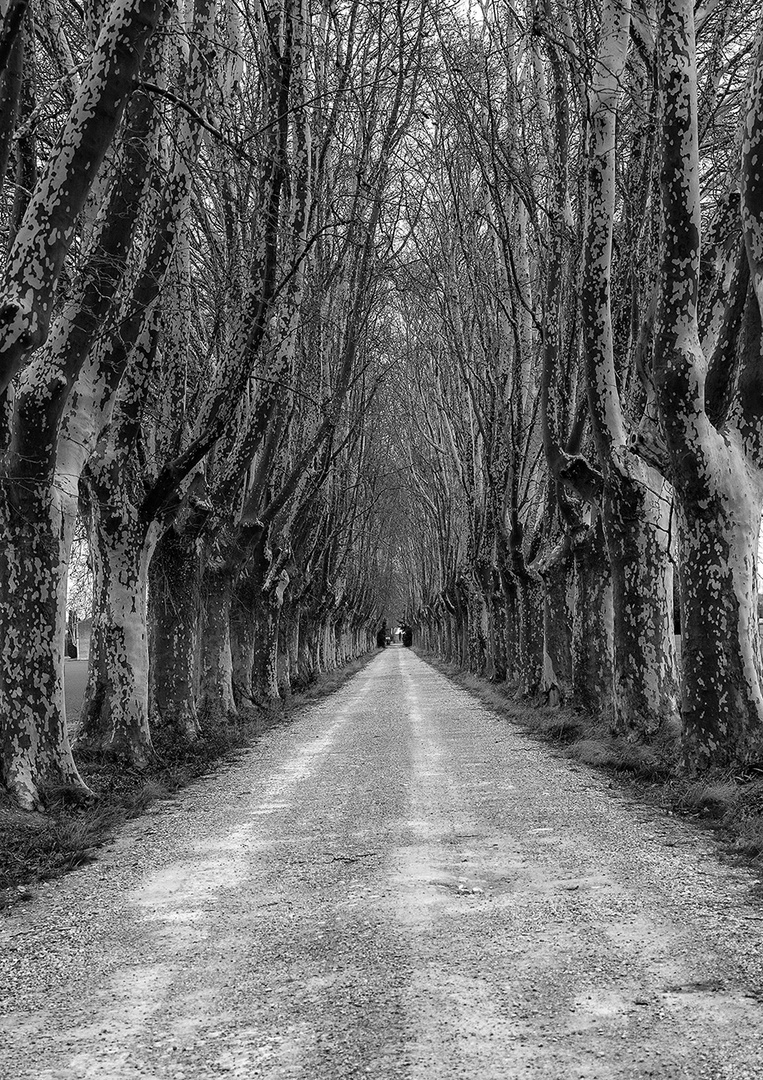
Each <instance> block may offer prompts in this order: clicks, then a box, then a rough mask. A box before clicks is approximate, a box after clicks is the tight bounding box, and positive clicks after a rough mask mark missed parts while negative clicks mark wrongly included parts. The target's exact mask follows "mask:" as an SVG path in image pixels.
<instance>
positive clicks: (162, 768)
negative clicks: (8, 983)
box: [0, 653, 375, 908]
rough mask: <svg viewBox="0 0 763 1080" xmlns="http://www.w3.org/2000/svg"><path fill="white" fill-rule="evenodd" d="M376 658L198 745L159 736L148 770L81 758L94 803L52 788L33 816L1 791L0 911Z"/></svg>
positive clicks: (218, 727)
mask: <svg viewBox="0 0 763 1080" xmlns="http://www.w3.org/2000/svg"><path fill="white" fill-rule="evenodd" d="M374 655H375V654H374V653H369V654H368V655H366V656H364V657H362V658H361V659H359V660H354V661H352V662H351V663H349V664H347V665H345V666H344V667H343V668H339V669H337V670H336V671H332V672H327V673H326V674H324V675H322V676H320V677H319V678H318V679H316V680H315V681H314V682H313V683H312V684H311V685H310V686H308V687H306V688H305V689H304V690H301V691H300V692H299V693H295V694H294V695H293V696H292V697H291V698H289V700H288V701H287V702H286V703H285V704H284V706H283V708H281V709H279V710H278V711H277V712H274V713H273V714H272V715H269V716H261V715H257V716H255V715H250V716H249V717H248V718H247V719H245V720H244V721H243V722H240V723H235V724H231V723H225V722H217V723H214V724H211V723H210V724H207V725H205V727H204V728H203V730H202V734H201V736H200V738H199V739H197V740H196V742H194V743H190V744H188V745H186V746H182V747H181V746H177V745H172V746H170V745H162V739H161V733H158V734H157V735H156V736H155V738H154V745H155V748H156V751H157V759H156V762H155V764H154V765H153V766H152V768H151V769H150V770H148V771H145V772H137V771H133V772H131V771H129V770H125V769H124V768H120V767H118V766H116V765H114V764H113V763H109V762H105V761H103V760H102V759H100V758H95V757H88V756H87V755H80V756H78V757H77V764H78V766H79V768H80V771H81V773H82V775H83V777H84V779H85V782H86V783H87V784H88V786H89V787H90V788H91V790H92V791H94V792H95V794H96V798H95V799H94V800H93V801H92V802H91V803H90V804H87V805H84V806H77V805H72V803H71V801H70V800H69V799H68V798H67V794H66V792H65V791H57V790H56V789H54V788H48V789H47V790H45V791H44V792H43V797H44V802H45V812H44V813H29V812H26V811H21V810H18V809H16V808H15V807H14V806H13V804H12V803H11V802H10V800H9V799H8V797H7V796H5V795H3V794H0V908H4V907H8V906H10V905H13V904H15V903H19V902H22V901H24V900H29V899H31V897H32V896H33V895H34V891H33V886H34V884H35V883H36V882H40V881H45V880H47V879H49V878H53V877H58V876H60V875H61V874H64V873H66V872H67V871H68V870H72V869H74V868H75V867H77V866H83V865H84V864H85V863H88V862H92V861H93V860H94V859H96V858H97V857H98V848H99V847H100V846H101V845H102V844H103V843H104V842H105V841H107V840H109V839H110V838H111V837H113V836H114V834H115V833H116V831H117V830H118V829H119V827H120V826H121V825H122V824H123V823H124V822H125V821H127V820H128V819H130V818H135V817H138V816H140V815H141V814H142V813H144V812H145V811H146V810H147V809H148V808H149V807H150V806H151V805H152V803H155V802H156V801H157V800H158V799H164V798H167V797H168V796H169V795H171V794H172V793H173V792H175V791H178V790H179V789H180V788H182V787H185V785H186V784H189V783H190V782H191V781H192V780H195V779H196V778H197V777H200V776H204V775H207V774H209V773H210V772H212V771H214V769H215V767H216V766H217V765H219V764H221V763H223V762H225V761H230V760H231V759H232V758H234V757H235V756H236V755H237V753H239V752H240V751H241V750H244V749H245V748H247V747H249V746H252V744H253V743H254V742H256V740H257V738H258V737H259V736H260V735H261V734H262V733H263V731H265V730H267V729H268V728H270V727H272V726H274V725H275V724H279V723H288V722H290V721H291V720H293V719H295V718H297V717H298V716H299V713H300V712H301V711H302V709H303V708H305V707H306V706H308V705H309V704H311V703H312V702H314V701H317V700H319V699H321V698H324V697H327V696H328V695H329V694H332V693H334V691H335V690H338V689H339V687H341V686H342V685H343V684H344V683H346V682H347V680H348V679H350V678H351V677H352V676H353V675H355V674H356V673H357V672H358V671H360V670H361V668H363V667H365V665H366V664H367V663H368V662H369V661H370V660H371V659H373V657H374Z"/></svg>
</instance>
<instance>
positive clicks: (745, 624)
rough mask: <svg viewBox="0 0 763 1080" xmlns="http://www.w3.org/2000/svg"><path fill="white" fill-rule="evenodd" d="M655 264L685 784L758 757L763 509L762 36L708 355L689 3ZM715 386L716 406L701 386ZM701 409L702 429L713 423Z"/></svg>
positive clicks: (670, 88)
mask: <svg viewBox="0 0 763 1080" xmlns="http://www.w3.org/2000/svg"><path fill="white" fill-rule="evenodd" d="M659 13H660V27H661V31H660V65H661V66H660V70H661V72H662V86H661V90H662V101H663V134H662V174H661V176H662V198H663V214H664V220H663V261H662V265H661V268H660V294H659V303H658V310H657V321H656V347H655V355H654V372H653V376H654V382H655V389H656V395H657V404H658V407H659V412H660V418H661V421H662V426H663V430H664V433H665V439H666V444H667V448H666V449H667V458H668V469H669V475H670V479H671V482H672V484H673V487H674V490H675V497H676V508H677V519H678V534H679V553H680V556H679V574H680V598H681V633H682V656H681V659H682V669H683V684H682V699H681V716H682V721H683V750H684V759H685V764H686V766H687V767H688V769H689V770H691V771H697V770H701V769H705V768H709V767H726V766H728V765H734V764H738V763H743V762H745V761H749V760H750V759H753V760H760V759H761V756H763V694H762V693H761V681H760V668H761V662H760V641H759V634H758V627H757V547H758V535H759V530H760V520H761V511H762V510H763V406H762V405H761V401H763V396H762V395H761V389H763V387H762V385H761V370H763V366H762V364H761V359H762V358H761V329H760V326H761V318H760V313H761V308H762V307H763V186H762V185H761V181H760V160H761V155H762V154H763V33H762V32H761V27H760V26H759V28H758V33H757V41H756V56H755V59H754V64H753V77H752V81H751V87H750V97H749V101H748V105H747V116H746V122H745V124H744V129H743V130H744V141H743V149H742V189H741V219H742V230H743V235H744V242H745V247H746V253H747V259H748V262H749V269H750V282H751V289H750V291H749V294H748V297H747V302H746V304H745V305H744V318H743V322H742V326H741V333H740V332H739V329H740V327H739V314H740V305H739V304H738V303H737V298H736V297H735V296H733V295H730V296H729V299H728V302H727V304H726V309H725V315H724V327H723V332H722V333H720V334H719V335H718V336H717V338H716V339H715V341H714V348H713V351H712V352H711V354H710V355H709V356H706V355H705V352H704V350H703V347H702V344H701V343H700V335H699V324H698V317H697V299H698V291H699V280H700V234H701V229H700V191H699V146H698V136H697V87H696V63H697V61H696V47H695V40H694V10H693V5H692V3H691V0H663V2H662V3H661V4H660V8H659ZM708 370H709V371H710V372H716V371H718V370H720V371H722V372H723V373H724V378H725V382H726V388H725V389H726V392H725V394H724V398H725V403H724V407H722V408H718V403H717V402H714V401H710V400H708V398H707V395H706V373H707V372H708ZM711 408H712V417H711V415H710V410H711Z"/></svg>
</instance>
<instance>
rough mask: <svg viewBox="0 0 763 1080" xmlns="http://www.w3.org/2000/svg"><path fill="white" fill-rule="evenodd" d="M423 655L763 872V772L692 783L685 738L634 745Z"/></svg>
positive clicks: (591, 720) (495, 706) (596, 723)
mask: <svg viewBox="0 0 763 1080" xmlns="http://www.w3.org/2000/svg"><path fill="white" fill-rule="evenodd" d="M421 658H422V659H423V660H426V662H427V663H428V664H431V665H432V666H433V667H434V668H436V669H437V670H438V671H440V672H442V674H443V675H445V676H447V678H449V679H450V680H451V681H452V682H454V683H456V685H458V686H460V687H462V688H463V689H465V690H468V691H469V692H470V693H472V694H474V696H475V697H477V698H479V700H480V701H483V702H484V703H485V704H486V705H487V706H489V708H491V709H492V710H493V711H494V712H496V713H498V714H499V715H500V716H504V717H506V719H507V720H510V721H511V722H512V723H514V724H517V725H518V726H519V727H521V728H522V729H523V730H524V731H525V732H526V733H527V734H529V735H531V736H534V737H535V738H537V739H539V740H541V741H543V742H545V743H547V744H549V745H550V746H552V747H553V748H554V750H555V751H556V752H557V753H559V754H560V755H562V756H565V757H569V758H572V759H574V760H576V761H580V762H581V763H583V764H584V765H588V766H590V767H591V768H594V769H597V770H599V771H602V772H604V773H606V774H607V775H608V776H609V777H610V779H612V780H613V781H615V782H617V783H618V784H619V785H620V786H622V787H623V788H626V789H627V790H628V793H629V794H630V795H631V796H634V797H638V798H640V799H641V800H643V801H644V802H648V803H650V804H652V805H653V806H657V807H659V808H660V809H661V810H663V811H667V812H670V813H674V814H680V815H681V816H682V817H686V818H688V819H690V820H692V821H694V822H696V823H698V824H700V825H701V826H703V827H705V828H707V827H710V828H712V829H714V830H717V832H718V834H719V835H718V838H719V839H720V840H721V841H722V844H723V850H724V853H725V854H727V855H729V856H731V857H733V858H735V859H737V860H742V861H744V862H745V863H747V864H749V865H752V866H753V868H754V869H755V870H757V871H758V872H759V873H761V874H763V769H758V768H752V769H749V770H746V771H728V770H726V771H722V772H721V771H719V772H714V773H708V774H706V775H704V776H702V777H700V778H697V777H692V778H690V777H687V776H685V775H683V774H682V772H681V769H680V766H679V757H678V742H677V739H674V740H665V741H664V742H662V743H659V744H657V745H645V744H642V743H634V742H631V741H629V740H628V739H626V738H623V737H622V736H619V735H617V734H615V733H613V732H612V731H611V730H610V728H609V726H608V724H607V723H606V721H604V720H602V719H600V718H597V717H594V716H591V715H589V714H587V713H585V712H582V711H579V710H576V709H572V708H570V707H567V706H553V707H552V706H543V705H532V704H529V703H527V702H524V701H522V700H520V699H518V698H517V696H516V694H515V692H514V691H513V689H512V687H510V686H508V685H507V684H500V683H491V682H489V681H488V680H487V679H483V678H480V677H478V676H476V675H472V674H469V673H468V672H464V671H462V670H461V669H460V668H459V667H458V666H457V665H455V664H452V663H446V662H445V661H442V660H440V659H438V658H436V657H433V656H429V655H424V654H421Z"/></svg>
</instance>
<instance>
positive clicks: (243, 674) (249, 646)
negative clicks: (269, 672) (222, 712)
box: [230, 578, 258, 711]
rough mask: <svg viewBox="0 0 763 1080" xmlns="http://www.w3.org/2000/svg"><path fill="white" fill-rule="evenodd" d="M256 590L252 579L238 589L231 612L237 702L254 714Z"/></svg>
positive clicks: (234, 681)
mask: <svg viewBox="0 0 763 1080" xmlns="http://www.w3.org/2000/svg"><path fill="white" fill-rule="evenodd" d="M253 593H254V590H253V588H252V587H251V583H250V582H249V580H248V578H245V580H244V581H243V582H241V583H240V584H239V585H238V587H237V588H235V589H234V592H233V599H232V602H231V612H230V650H231V664H232V667H233V675H232V680H233V698H234V700H235V702H236V707H237V709H238V710H239V711H244V710H247V709H248V710H253V709H254V708H255V703H256V692H255V680H254V667H255V664H256V662H257V661H256V642H257V633H258V629H257V626H256V618H257V616H256V610H255V606H254V596H253Z"/></svg>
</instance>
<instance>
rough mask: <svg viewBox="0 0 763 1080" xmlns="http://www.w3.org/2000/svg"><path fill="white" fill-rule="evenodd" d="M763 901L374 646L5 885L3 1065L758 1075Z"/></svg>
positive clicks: (215, 1071)
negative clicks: (162, 791) (143, 808)
mask: <svg viewBox="0 0 763 1080" xmlns="http://www.w3.org/2000/svg"><path fill="white" fill-rule="evenodd" d="M762 919H763V907H762V906H761V902H760V899H759V897H758V898H756V890H755V882H754V880H753V878H752V876H751V875H750V874H749V873H748V872H747V871H745V870H741V869H734V868H729V867H727V866H724V865H721V864H720V863H719V862H718V860H717V858H716V856H715V853H714V848H713V844H712V841H711V840H710V839H709V838H707V837H704V836H703V835H702V834H699V833H696V832H695V831H694V830H692V829H691V828H690V827H689V826H687V825H685V824H683V823H680V822H677V821H674V820H673V819H671V818H663V817H661V816H656V815H655V814H654V813H653V812H652V811H650V810H648V809H645V808H644V807H642V806H640V805H639V804H636V803H631V802H629V801H627V800H626V799H625V798H624V797H623V796H622V794H621V793H619V792H618V791H616V790H615V789H613V788H610V787H609V785H608V782H607V781H606V780H605V779H602V778H601V777H598V776H595V775H593V774H591V773H590V772H589V771H587V770H586V769H584V768H583V767H579V766H576V765H574V764H571V763H570V762H568V761H565V760H561V759H557V758H555V757H554V756H553V755H552V754H551V752H550V751H549V750H548V749H545V748H544V747H542V746H540V745H538V744H536V743H534V742H533V741H531V740H530V739H528V738H527V737H525V736H523V735H521V734H518V733H517V732H516V731H515V730H513V729H511V728H510V727H509V726H508V725H507V724H506V722H505V721H501V720H499V719H498V718H496V717H495V716H494V715H493V714H491V713H490V712H489V711H488V710H486V709H485V708H484V706H482V705H481V704H479V703H478V702H476V701H475V700H474V699H473V698H472V697H471V696H470V695H469V694H467V693H466V692H464V691H461V690H458V689H455V688H454V687H453V686H451V685H450V684H449V683H448V682H447V680H446V679H444V678H443V677H442V676H441V675H440V674H438V673H437V672H435V671H434V670H433V669H431V668H430V667H428V666H427V665H426V664H424V663H423V662H422V661H420V660H418V659H417V658H416V657H415V656H414V655H412V654H411V653H410V652H409V651H408V650H406V649H402V648H392V649H388V650H387V651H386V652H385V653H384V654H382V655H380V656H379V657H377V658H376V659H375V660H374V661H373V662H372V663H371V664H370V665H369V666H368V667H367V668H366V669H365V670H364V671H363V672H361V673H360V674H359V675H357V676H356V677H355V678H354V679H353V680H351V681H350V682H349V683H348V684H347V685H346V686H345V687H344V688H343V689H342V690H341V691H339V692H338V693H337V694H336V695H334V696H333V697H332V698H330V699H328V700H326V701H324V702H323V703H321V704H319V705H316V706H313V707H311V708H310V709H309V710H308V711H306V712H305V713H303V714H302V716H301V717H300V718H299V719H298V720H297V722H295V723H293V724H291V725H290V726H288V727H281V728H279V729H276V730H273V731H271V732H269V733H268V734H267V735H266V736H265V737H264V738H263V740H262V741H261V743H260V744H259V745H258V746H257V747H255V748H254V749H253V750H251V751H248V752H247V753H246V754H245V755H243V756H242V757H241V759H240V760H239V761H237V762H236V763H235V764H234V765H233V766H231V767H229V768H227V769H226V770H225V771H224V772H223V773H222V774H221V775H219V776H218V777H216V778H214V779H208V780H203V781H201V782H199V783H197V784H196V785H194V786H193V787H191V788H189V789H187V790H186V791H184V792H183V793H182V794H181V796H180V797H179V798H178V799H177V800H175V801H173V802H169V803H165V804H162V808H161V810H160V812H158V813H157V814H155V815H153V816H152V817H149V818H145V819H143V820H141V821H138V822H135V823H133V824H132V825H131V826H130V827H129V828H128V829H127V831H126V832H125V833H124V834H123V836H122V837H121V838H120V839H119V841H118V842H117V843H116V844H114V845H113V846H112V847H111V848H110V849H109V850H108V852H107V853H106V854H105V855H104V858H103V860H102V861H100V862H98V863H96V864H93V865H92V866H89V867H86V868H84V869H82V870H80V871H78V872H76V873H74V874H72V875H70V876H68V877H67V878H66V879H65V880H63V881H60V882H57V883H51V884H49V885H47V886H44V887H43V888H41V890H40V892H39V895H38V897H37V898H36V899H35V900H34V901H33V902H31V903H29V904H25V905H23V907H22V908H21V909H18V908H17V909H16V910H15V911H14V913H13V914H12V915H11V916H10V917H9V918H8V919H7V920H6V921H5V925H4V926H3V942H4V943H3V945H2V948H1V949H0V994H1V995H2V1012H3V1016H2V1018H0V1075H2V1076H9V1077H14V1078H17V1080H22V1078H27V1077H29V1078H31V1077H34V1078H35V1080H50V1078H59V1077H60V1078H73V1077H77V1078H96V1077H97V1078H108V1080H122V1078H125V1080H127V1078H130V1080H133V1078H138V1077H142V1078H145V1077H155V1078H157V1080H165V1078H173V1080H198V1078H212V1077H241V1078H247V1080H249V1078H259V1077H263V1078H273V1080H277V1078H278V1080H281V1078H284V1080H287V1078H288V1080H291V1078H294V1080H297V1078H299V1080H335V1078H344V1077H346V1078H350V1077H352V1078H355V1077H377V1078H384V1080H403V1078H405V1080H451V1078H456V1077H458V1078H461V1077H463V1078H467V1077H468V1078H470V1080H471V1078H478V1080H493V1078H495V1080H499V1078H500V1080H513V1078H515V1077H516V1078H533V1080H535V1078H544V1080H568V1078H573V1080H576V1078H578V1077H580V1078H583V1077H585V1078H595V1077H598V1078H602V1080H603V1078H636V1077H648V1076H652V1077H658V1078H660V1080H673V1078H675V1077H687V1078H689V1077H690V1078H692V1080H743V1078H751V1077H755V1078H758V1077H761V1078H763V1058H761V1049H762V1048H763V1003H762V1002H761V996H760V995H761V994H762V993H763V975H762V969H763V951H762V950H761V944H762V934H763V921H761V920H762ZM4 987H5V989H4Z"/></svg>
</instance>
